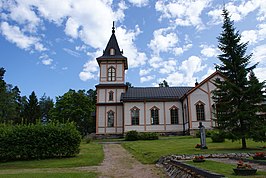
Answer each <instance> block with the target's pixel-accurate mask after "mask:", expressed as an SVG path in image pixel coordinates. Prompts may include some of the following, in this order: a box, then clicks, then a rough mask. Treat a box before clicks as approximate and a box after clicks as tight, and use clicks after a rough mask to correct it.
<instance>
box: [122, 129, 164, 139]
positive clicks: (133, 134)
mask: <svg viewBox="0 0 266 178" xmlns="http://www.w3.org/2000/svg"><path fill="white" fill-rule="evenodd" d="M158 139H159V135H158V134H157V133H155V132H140V133H139V132H137V131H136V130H131V131H129V132H127V133H126V137H125V140H126V141H135V140H158Z"/></svg>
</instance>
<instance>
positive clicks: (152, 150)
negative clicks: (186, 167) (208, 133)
mask: <svg viewBox="0 0 266 178" xmlns="http://www.w3.org/2000/svg"><path fill="white" fill-rule="evenodd" d="M199 142H200V139H199V138H193V137H191V136H183V137H182V136H178V137H160V139H159V140H149V141H134V142H123V143H122V145H123V147H124V148H126V149H127V150H128V151H129V152H131V153H132V154H133V155H134V156H135V157H136V158H137V159H138V160H139V161H140V162H142V163H144V164H152V163H155V162H156V161H157V160H158V159H159V158H160V157H161V156H165V155H171V154H208V153H238V152H256V151H258V148H259V147H262V146H264V145H265V143H261V142H260V143H257V142H253V141H251V140H247V146H248V147H249V148H248V149H245V150H243V149H241V143H240V142H231V141H229V140H226V141H225V142H223V143H212V142H211V139H210V138H207V146H208V149H206V150H201V149H196V148H195V145H196V144H198V143H199Z"/></svg>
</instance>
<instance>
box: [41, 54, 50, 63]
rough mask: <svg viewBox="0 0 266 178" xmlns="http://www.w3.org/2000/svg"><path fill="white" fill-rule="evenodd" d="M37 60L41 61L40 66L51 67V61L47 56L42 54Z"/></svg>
mask: <svg viewBox="0 0 266 178" xmlns="http://www.w3.org/2000/svg"><path fill="white" fill-rule="evenodd" d="M39 59H41V60H42V64H44V65H52V63H53V59H51V58H50V57H49V56H48V55H47V54H42V55H41V56H40V57H39Z"/></svg>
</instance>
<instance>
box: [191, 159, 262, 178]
mask: <svg viewBox="0 0 266 178" xmlns="http://www.w3.org/2000/svg"><path fill="white" fill-rule="evenodd" d="M186 163H187V164H190V165H193V166H195V167H198V168H202V169H204V170H208V171H211V172H215V173H219V174H223V175H224V176H226V177H228V178H246V177H247V176H236V175H235V174H234V171H233V168H236V165H233V164H224V163H220V162H215V161H211V160H206V161H205V162H203V163H194V162H193V161H187V162H186ZM248 177H254V178H255V177H256V178H259V177H261V178H263V177H266V172H261V171H258V172H257V173H256V175H255V176H248Z"/></svg>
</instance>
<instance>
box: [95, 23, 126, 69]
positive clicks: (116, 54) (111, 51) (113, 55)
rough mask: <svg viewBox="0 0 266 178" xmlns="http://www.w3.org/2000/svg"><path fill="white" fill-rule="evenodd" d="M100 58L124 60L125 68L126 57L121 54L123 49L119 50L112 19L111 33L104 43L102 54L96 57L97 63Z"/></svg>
mask: <svg viewBox="0 0 266 178" xmlns="http://www.w3.org/2000/svg"><path fill="white" fill-rule="evenodd" d="M101 60H124V61H125V69H127V58H126V57H125V56H123V50H122V51H120V48H119V45H118V43H117V40H116V36H115V22H114V21H113V27H112V35H111V37H110V39H109V41H108V43H107V45H106V48H105V50H104V51H103V55H102V56H100V57H98V58H97V61H98V63H99V62H100V61H101Z"/></svg>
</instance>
